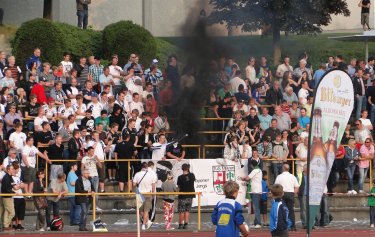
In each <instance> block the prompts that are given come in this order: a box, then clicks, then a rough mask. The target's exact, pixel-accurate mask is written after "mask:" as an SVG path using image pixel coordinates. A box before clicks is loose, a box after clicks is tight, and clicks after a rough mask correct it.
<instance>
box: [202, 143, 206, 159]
mask: <svg viewBox="0 0 375 237" xmlns="http://www.w3.org/2000/svg"><path fill="white" fill-rule="evenodd" d="M202 152H203V154H202V159H206V146H205V145H203V148H202Z"/></svg>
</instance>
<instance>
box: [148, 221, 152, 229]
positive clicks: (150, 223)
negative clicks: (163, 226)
mask: <svg viewBox="0 0 375 237" xmlns="http://www.w3.org/2000/svg"><path fill="white" fill-rule="evenodd" d="M152 224H153V223H152V221H150V220H149V221H148V222H147V229H150V228H151V226H152Z"/></svg>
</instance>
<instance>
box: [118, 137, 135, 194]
mask: <svg viewBox="0 0 375 237" xmlns="http://www.w3.org/2000/svg"><path fill="white" fill-rule="evenodd" d="M123 138H124V139H123V141H122V142H120V143H117V144H116V147H115V150H114V152H115V159H116V160H118V159H131V158H132V157H133V156H134V155H136V154H137V150H136V149H135V147H134V143H132V142H130V135H129V134H125V135H124V136H123ZM118 181H119V190H120V192H123V191H124V186H125V183H127V182H128V181H129V180H128V162H118Z"/></svg>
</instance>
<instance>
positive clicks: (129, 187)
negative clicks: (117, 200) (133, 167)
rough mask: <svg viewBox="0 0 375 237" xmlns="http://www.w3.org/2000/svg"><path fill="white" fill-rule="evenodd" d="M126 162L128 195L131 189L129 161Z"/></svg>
mask: <svg viewBox="0 0 375 237" xmlns="http://www.w3.org/2000/svg"><path fill="white" fill-rule="evenodd" d="M127 162H128V192H129V193H130V190H131V187H132V183H131V182H130V160H128V161H127Z"/></svg>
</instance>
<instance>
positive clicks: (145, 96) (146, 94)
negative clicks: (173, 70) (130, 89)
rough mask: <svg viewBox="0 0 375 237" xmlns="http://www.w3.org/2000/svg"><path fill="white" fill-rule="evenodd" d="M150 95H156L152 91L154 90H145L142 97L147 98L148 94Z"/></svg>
mask: <svg viewBox="0 0 375 237" xmlns="http://www.w3.org/2000/svg"><path fill="white" fill-rule="evenodd" d="M148 95H152V97H154V93H152V91H151V92H148V91H143V92H142V98H143V99H144V100H145V99H147V96H148Z"/></svg>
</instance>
